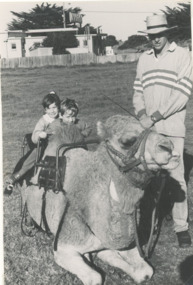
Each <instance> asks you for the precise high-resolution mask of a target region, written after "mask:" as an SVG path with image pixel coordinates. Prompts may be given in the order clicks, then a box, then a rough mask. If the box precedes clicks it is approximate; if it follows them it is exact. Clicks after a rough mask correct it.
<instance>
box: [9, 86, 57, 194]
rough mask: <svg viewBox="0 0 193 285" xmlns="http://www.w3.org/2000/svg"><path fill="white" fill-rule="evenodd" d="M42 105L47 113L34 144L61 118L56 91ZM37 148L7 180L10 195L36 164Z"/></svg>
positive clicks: (35, 134) (37, 127)
mask: <svg viewBox="0 0 193 285" xmlns="http://www.w3.org/2000/svg"><path fill="white" fill-rule="evenodd" d="M42 106H43V108H44V112H45V114H44V115H43V116H42V117H41V118H40V119H39V121H38V122H37V124H36V126H35V128H34V131H33V133H32V137H31V140H32V142H33V143H34V144H37V143H38V140H39V138H41V139H45V138H47V135H48V131H47V130H48V127H49V125H50V124H51V123H52V122H54V121H55V120H57V119H59V108H60V98H59V97H58V95H57V94H56V93H55V92H54V91H51V92H50V93H48V94H47V95H46V96H45V97H44V98H43V100H42ZM36 149H37V148H34V149H33V150H32V151H29V153H28V154H27V158H26V160H25V161H24V163H23V165H22V167H21V169H20V170H19V171H18V172H16V173H13V174H12V175H11V176H10V177H9V179H8V180H7V181H6V184H7V185H6V188H5V192H4V193H5V194H8V195H10V194H11V193H12V191H13V186H14V184H15V183H16V182H17V181H18V180H20V179H21V178H22V177H23V176H24V174H26V172H27V171H28V170H30V169H31V168H32V167H33V166H34V163H35V162H36Z"/></svg>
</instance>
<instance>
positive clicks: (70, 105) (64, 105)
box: [60, 98, 79, 115]
mask: <svg viewBox="0 0 193 285" xmlns="http://www.w3.org/2000/svg"><path fill="white" fill-rule="evenodd" d="M66 110H72V111H73V112H74V113H75V114H76V115H77V114H78V112H79V109H78V104H77V103H76V101H75V100H73V99H68V98H67V99H65V100H63V101H62V102H61V103H60V112H61V115H64V113H65V112H66Z"/></svg>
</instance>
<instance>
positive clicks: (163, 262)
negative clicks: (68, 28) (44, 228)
mask: <svg viewBox="0 0 193 285" xmlns="http://www.w3.org/2000/svg"><path fill="white" fill-rule="evenodd" d="M135 72H136V63H125V64H105V65H90V66H81V67H80V66H78V67H71V68H64V67H49V68H39V69H15V70H2V77H1V80H2V115H3V175H4V178H5V177H6V176H7V175H9V174H10V173H11V172H12V171H13V168H14V166H15V164H16V162H17V161H18V160H19V158H20V157H21V143H22V139H23V136H24V134H26V133H30V132H32V130H33V128H34V126H35V124H36V122H37V121H38V119H39V118H40V117H41V115H42V114H43V108H42V106H41V101H42V98H43V96H44V95H46V94H47V93H48V92H49V91H51V90H54V91H56V92H57V93H58V95H59V96H60V98H66V97H68V98H72V99H75V100H76V101H77V102H78V104H79V107H80V118H82V119H84V120H85V121H88V122H90V123H91V124H92V125H93V136H94V135H95V125H96V122H97V121H98V120H105V119H106V118H107V117H109V116H111V115H114V114H124V115H125V114H127V113H126V112H125V111H124V110H122V109H120V108H119V107H118V106H116V105H114V104H113V103H112V102H111V101H109V100H108V99H107V98H106V97H105V95H106V96H108V97H111V98H112V99H113V100H115V101H116V102H117V103H119V104H120V105H122V106H124V108H127V109H128V110H129V111H130V112H133V109H132V94H133V90H132V86H133V81H134V78H135ZM192 108H193V99H192V98H191V100H190V101H189V105H188V108H187V109H188V110H187V119H186V126H187V136H186V140H185V148H186V153H187V158H188V159H187V161H186V167H187V171H188V174H189V183H188V194H189V206H190V234H191V236H192V239H193V191H192V188H193V173H192V172H191V169H192V166H193V145H192V141H193V128H192V117H193V113H192ZM20 223H21V199H20V193H19V191H18V190H17V189H16V191H14V193H13V194H12V195H11V196H10V197H4V257H5V258H4V261H5V265H4V270H5V284H6V285H15V284H19V285H33V284H36V285H60V284H65V285H71V284H77V285H81V284H82V283H81V282H80V281H79V280H78V279H77V278H76V277H75V276H74V275H72V274H70V273H68V272H66V271H65V270H63V269H62V268H60V267H59V266H58V265H57V264H55V262H54V258H53V249H52V244H53V240H52V239H50V238H49V237H48V236H47V235H46V234H45V233H43V232H38V233H37V235H36V236H35V237H31V238H30V237H26V236H24V235H22V233H21V229H20ZM188 259H190V260H191V261H192V259H193V246H192V247H191V248H188V249H179V247H178V245H177V241H176V237H175V233H174V232H173V229H172V222H171V221H166V220H164V222H163V225H162V229H161V234H160V238H159V240H158V243H157V246H156V248H155V250H154V253H153V255H152V257H151V260H150V262H151V263H152V264H153V266H154V268H155V274H154V276H153V278H152V279H151V280H150V281H148V282H146V283H145V284H149V285H180V284H184V283H183V281H185V280H186V279H187V275H186V274H185V271H184V270H183V271H181V270H180V268H181V266H182V265H183V264H185V269H186V270H188V266H190V262H189V263H188V265H186V261H187V260H188ZM94 262H95V263H96V265H98V266H100V267H101V268H102V269H103V270H104V271H105V272H106V273H107V276H106V281H105V284H106V285H125V284H134V282H133V281H132V280H131V279H130V278H129V277H128V276H127V275H126V274H124V273H123V272H121V271H119V270H117V269H115V268H112V267H110V266H107V265H106V264H103V263H102V262H101V261H99V260H97V259H95V260H94ZM191 266H192V268H193V262H192V263H191ZM192 272H193V269H192Z"/></svg>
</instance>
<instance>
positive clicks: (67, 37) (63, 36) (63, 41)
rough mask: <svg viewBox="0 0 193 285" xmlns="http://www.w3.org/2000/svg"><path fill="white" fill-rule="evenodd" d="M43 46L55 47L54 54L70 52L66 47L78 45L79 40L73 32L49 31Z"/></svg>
mask: <svg viewBox="0 0 193 285" xmlns="http://www.w3.org/2000/svg"><path fill="white" fill-rule="evenodd" d="M43 46H45V47H53V54H65V53H68V52H67V51H66V48H73V47H77V46H78V40H77V39H76V37H75V35H74V34H73V33H71V32H55V33H48V36H47V38H46V39H45V40H44V41H43Z"/></svg>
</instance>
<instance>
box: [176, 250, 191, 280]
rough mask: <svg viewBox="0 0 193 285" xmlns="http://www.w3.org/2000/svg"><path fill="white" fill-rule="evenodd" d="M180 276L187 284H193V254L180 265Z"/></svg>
mask: <svg viewBox="0 0 193 285" xmlns="http://www.w3.org/2000/svg"><path fill="white" fill-rule="evenodd" d="M179 270H180V277H181V279H182V281H183V282H184V284H185V285H192V284H193V255H190V256H188V257H186V259H185V260H184V261H183V262H181V263H180V265H179Z"/></svg>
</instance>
